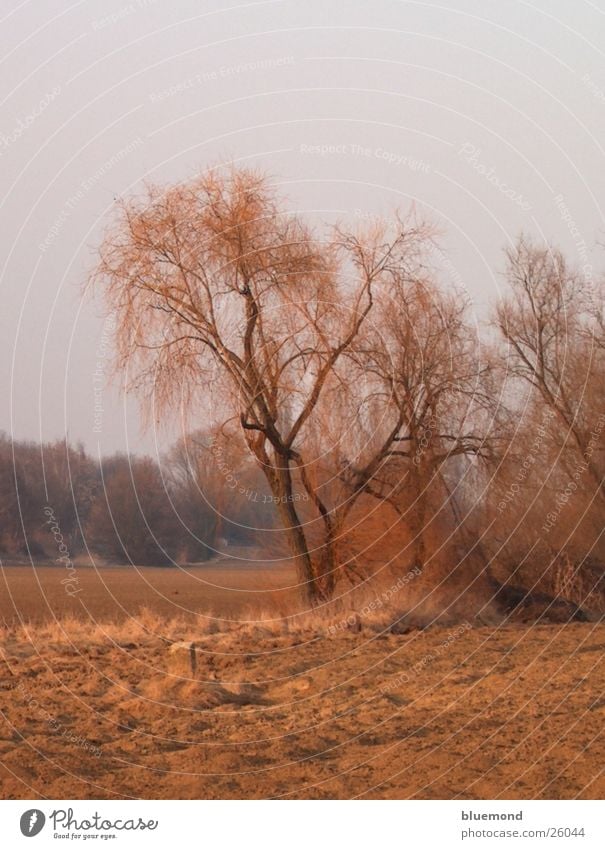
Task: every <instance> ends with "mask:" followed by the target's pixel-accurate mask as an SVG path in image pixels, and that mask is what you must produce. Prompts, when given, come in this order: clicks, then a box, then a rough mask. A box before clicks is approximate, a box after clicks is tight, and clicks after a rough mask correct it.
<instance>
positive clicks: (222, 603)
mask: <svg viewBox="0 0 605 849" xmlns="http://www.w3.org/2000/svg"><path fill="white" fill-rule="evenodd" d="M75 574H76V580H75V582H74V580H72V579H70V575H69V574H68V573H67V572H66V570H65V569H64V568H62V567H58V566H47V565H41V566H37V567H36V568H34V567H32V566H17V565H8V566H4V567H3V568H1V569H0V626H1V625H2V623H4V624H6V625H8V626H9V627H12V626H14V625H16V624H18V623H21V622H48V621H53V620H54V619H62V618H64V617H66V616H67V617H77V618H82V619H86V620H90V619H92V620H93V621H97V620H107V619H112V620H115V621H118V622H120V621H124V620H126V619H129V618H130V617H131V616H136V615H138V614H139V613H140V612H141V610H144V609H146V608H148V609H152V610H154V611H155V612H156V613H158V614H159V615H161V616H165V617H167V618H173V617H175V616H183V617H188V618H190V619H191V620H192V621H195V619H196V618H197V616H198V614H202V618H205V616H206V615H208V614H215V615H216V616H217V617H219V618H221V617H234V616H236V617H238V618H241V617H242V616H245V615H246V614H247V613H248V611H251V612H253V611H254V610H255V609H264V608H266V607H268V606H270V605H271V606H275V605H277V606H278V607H279V606H284V605H286V606H288V605H290V604H291V603H292V600H293V599H294V598H295V597H296V593H295V591H294V590H293V589H291V587H292V586H293V585H294V584H295V576H294V570H293V569H292V568H291V567H290V565H289V564H287V563H285V564H281V563H275V564H272V565H271V566H270V567H264V566H259V564H258V563H254V562H253V561H249V560H237V561H230V562H229V563H225V562H223V563H212V564H209V565H207V566H190V567H183V568H179V569H176V568H174V569H172V568H171V569H162V568H154V567H149V566H146V567H144V568H135V567H110V568H103V569H94V568H92V567H90V566H77V567H76V569H75ZM66 586H68V587H69V590H70V591H69V592H66ZM70 592H71V594H70Z"/></svg>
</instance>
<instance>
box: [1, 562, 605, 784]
mask: <svg viewBox="0 0 605 849" xmlns="http://www.w3.org/2000/svg"><path fill="white" fill-rule="evenodd" d="M202 571H204V570H196V578H197V577H199V573H201V572H202ZM234 571H235V572H237V570H234ZM240 571H242V570H240ZM243 571H245V570H243ZM7 572H8V573H11V574H9V575H8V576H7V574H6V573H7ZM30 572H31V570H30ZM41 572H42V570H38V573H39V574H40V573H41ZM208 574H209V570H206V575H208ZM246 575H247V577H246V578H242V577H241V576H240V578H236V576H235V575H234V574H233V573H232V574H231V577H230V579H229V580H230V581H232V582H233V583H235V584H236V585H239V586H240V587H241V586H242V585H243V583H244V582H245V581H246V580H247V581H248V582H250V586H251V585H252V575H251V574H250V570H248V572H247V573H246ZM4 577H5V579H6V584H5V585H4V586H5V588H6V587H8V588H10V589H11V592H12V593H13V597H15V594H16V593H17V592H19V593H26V591H27V592H30V594H31V591H32V590H31V587H30V589H29V591H28V590H27V586H28V585H27V580H26V577H27V576H26V575H25V572H23V574H20V573H19V571H18V570H17V571H14V572H11V569H5V570H4ZM257 577H258V576H257ZM282 577H283V576H282ZM57 578H58V575H55V578H54V581H55V583H56V581H57ZM30 579H31V574H30ZM101 579H102V582H104V583H105V584H106V585H107V588H108V589H107V591H106V592H107V593H111V592H112V591H115V592H117V591H118V588H119V589H120V593H118V595H119V598H120V600H121V603H122V604H123V607H124V610H125V611H127V612H128V613H133V612H134V611H135V610H137V611H140V609H141V606H142V601H143V600H144V599H141V598H139V599H137V598H136V592H135V588H136V583H135V584H133V586H132V587H130V588H129V589H126V587H127V583H126V585H124V584H123V583H121V582H120V581H119V580H118V570H107V571H105V572H103V574H102V576H95V573H94V572H91V574H90V575H89V576H88V578H86V579H84V578H83V579H82V580H83V581H84V580H87V581H88V582H89V583H87V587H86V589H87V592H82V594H81V595H82V597H83V598H88V603H89V607H90V606H91V602H90V599H91V598H92V595H91V594H92V588H93V586H96V584H95V583H94V582H95V581H96V582H99V581H101ZM145 579H146V580H149V581H150V582H151V583H152V584H153V586H154V588H155V591H159V590H160V589H162V590H164V591H167V588H168V586H169V585H172V587H173V588H174V584H175V581H174V573H173V574H172V575H170V573H168V572H166V570H146V571H145ZM169 579H170V580H169ZM265 579H266V582H267V583H268V584H270V579H269V577H267V576H265ZM41 580H43V581H45V582H46V585H45V589H46V595H47V597H48V595H49V590H50V588H51V586H52V583H53V579H52V573H51V571H49V572H45V573H44V576H43V577H42V578H41ZM133 580H134V579H133ZM275 580H276V581H278V582H279V580H278V577H277V576H276V577H275ZM182 581H183V583H182V584H181V583H180V581H177V582H176V583H177V586H178V592H179V596H177V598H179V599H180V601H179V604H182V605H183V607H184V608H185V609H187V610H190V609H191V610H195V609H202V608H203V607H206V608H208V609H209V608H210V607H211V606H212V605H214V606H215V607H216V605H217V603H218V601H219V595H218V594H219V590H218V589H216V588H214V589H213V590H212V592H213V593H214V595H213V596H212V599H211V601H212V604H210V602H209V599H208V597H207V596H205V597H204V598H205V602H204V604H202V603H201V599H202V596H203V593H202V591H201V590H199V589H198V593H200V595H199V597H196V596H195V595H194V594H192V593H193V587H194V585H195V586H197V582H196V581H194V582H193V583H191V585H190V584H189V583H187V582H188V581H193V579H192V578H191V577H187V576H184V577H183V578H182ZM225 583H227V581H225ZM30 584H31V580H30ZM118 585H119V587H118ZM101 586H102V584H101ZM204 592H206V590H205V591H204ZM208 592H209V591H208ZM220 592H222V593H223V595H224V596H225V597H231V596H233V598H237V599H238V602H237V603H238V604H240V605H243V604H244V602H243V601H242V599H241V598H240V595H241V594H240V593H232V592H230V591H229V590H222V591H220ZM267 593H269V595H270V593H271V590H270V587H269V588H268V589H267ZM264 598H265V600H266V598H267V596H265V597H264ZM19 599H20V601H19V606H20V607H21V608H24V607H25V606H26V605H28V604H34V603H35V597H28V596H27V594H24V595H19ZM110 599H111V596H110V595H107V596H105V595H103V594H102V593H100V594H99V598H98V599H97V601H96V606H95V616H94V618H95V619H96V620H97V624H94V625H92V624H90V622H89V621H86V619H85V618H84V617H81V618H80V619H79V620H78V619H75V618H70V616H69V615H67V614H68V613H69V611H62V614H63V615H62V618H61V619H60V620H59V621H58V622H55V621H52V616H51V617H49V616H46V617H45V618H46V620H47V621H43V620H42V617H41V616H38V617H37V621H36V622H31V623H30V624H29V625H27V626H21V625H17V626H11V627H6V628H4V629H3V631H2V633H3V637H2V643H1V649H2V650H1V654H0V709H1V714H2V717H1V722H0V794H1V796H2V797H3V798H44V797H46V798H59V799H61V798H122V797H125V798H130V797H135V798H267V797H295V798H351V797H363V798H411V797H415V798H446V799H451V798H466V799H480V798H575V797H579V798H602V797H603V795H604V793H605V777H604V776H603V772H602V770H603V764H604V763H605V757H604V756H605V747H604V746H603V742H602V737H601V735H602V731H603V720H604V717H605V693H604V692H603V690H604V685H605V675H604V674H603V673H604V664H603V649H604V648H605V626H604V625H603V624H591V623H580V624H578V623H573V624H567V625H533V626H527V625H519V624H516V625H513V624H502V625H500V626H490V627H487V626H485V625H480V624H476V622H475V620H473V619H471V620H469V621H468V622H467V623H466V625H464V624H463V625H462V626H458V627H456V626H450V627H442V626H435V627H431V628H428V629H425V630H411V631H410V632H409V633H407V634H402V635H394V634H386V633H380V631H379V630H375V631H370V630H369V629H368V630H362V632H361V633H351V632H349V631H347V630H346V629H344V628H343V629H340V630H339V631H338V632H337V633H336V634H334V635H332V636H328V635H326V634H325V633H324V634H320V635H316V634H314V633H313V631H312V630H311V629H308V630H306V631H305V630H304V629H302V630H299V631H296V632H294V629H293V627H292V625H291V626H290V632H289V633H285V632H284V629H283V626H282V624H281V623H280V622H277V621H275V622H263V623H261V624H259V625H256V626H254V625H251V624H247V625H246V624H231V625H229V624H227V623H223V624H222V625H220V626H208V624H206V626H205V627H202V625H201V619H200V620H196V619H192V618H191V616H187V617H182V618H181V619H180V620H177V619H175V618H174V615H175V609H174V606H173V601H172V598H170V597H169V601H167V602H164V601H162V599H161V598H160V597H159V596H158V600H157V605H156V606H155V607H154V612H153V613H152V612H150V611H145V610H143V612H142V613H138V615H137V621H134V620H133V619H129V620H128V621H124V620H125V618H126V613H125V612H124V611H122V613H121V614H120V616H118V615H117V614H116V610H115V605H116V602H115V601H114V602H113V604H114V614H115V615H114V616H113V617H110V616H109V615H108V614H109V611H110V609H111V601H110ZM57 600H58V599H57ZM224 603H225V605H227V602H224ZM246 603H247V602H246ZM163 604H167V605H169V606H170V605H172V607H171V612H172V617H173V618H171V619H167V618H165V617H164V615H163V608H162V605H163ZM3 605H4V608H3V615H4V617H5V619H6V618H7V615H6V610H7V609H8V608H7V599H6V593H5V592H4V588H3ZM232 605H233V606H232V608H231V612H232V613H233V612H234V611H236V602H235V601H233V600H232ZM147 606H149V605H147ZM227 606H228V605H227ZM166 609H168V608H166ZM241 609H242V610H243V609H244V607H243V606H242V608H241ZM81 612H82V611H80V613H81ZM103 613H104V614H105V615H104V616H103V615H101V614H103ZM111 620H113V621H111ZM215 627H220V629H221V630H220V631H218V632H215V633H211V631H213V630H214V628H215ZM184 640H195V646H194V649H195V650H194V657H195V659H196V664H197V666H196V670H195V672H192V671H191V666H190V651H189V649H188V648H187V647H185V648H183V649H177V650H176V651H175V650H174V649H172V650H171V645H174V642H175V641H184Z"/></svg>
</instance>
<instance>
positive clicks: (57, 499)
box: [0, 433, 276, 565]
mask: <svg viewBox="0 0 605 849" xmlns="http://www.w3.org/2000/svg"><path fill="white" fill-rule="evenodd" d="M223 451H224V449H223V448H221V447H220V442H219V439H218V437H217V436H216V435H212V434H209V433H205V434H193V435H192V436H191V437H189V438H187V439H183V440H181V441H179V442H178V443H176V444H175V445H174V447H173V448H172V449H171V450H170V451H169V452H167V453H166V454H165V455H164V456H163V457H161V458H160V459H159V460H158V461H156V460H154V459H152V458H151V457H146V456H136V455H133V454H123V453H122V454H114V455H112V456H108V457H105V458H103V459H102V460H100V461H99V460H97V459H96V458H94V457H92V456H90V455H89V454H88V453H87V452H86V451H85V450H84V447H83V446H82V445H75V446H74V445H69V444H68V443H66V442H65V441H62V440H58V441H56V442H49V443H43V444H38V443H36V442H25V441H17V440H11V439H10V438H9V437H8V436H6V435H5V434H0V552H1V553H2V555H3V556H4V557H5V558H7V559H10V558H11V557H14V558H22V557H27V556H30V555H31V556H33V557H35V558H36V559H41V558H42V559H51V560H55V559H58V558H59V557H60V556H61V555H62V554H63V555H65V553H66V550H67V554H68V556H69V557H70V558H74V557H76V556H78V555H81V554H82V553H83V552H86V551H88V552H91V553H92V554H94V555H97V556H100V557H101V558H102V559H104V560H107V561H108V562H112V563H120V564H127V563H133V564H137V565H170V564H172V563H175V562H196V561H202V560H207V559H208V558H211V557H213V556H215V554H216V552H217V551H220V550H223V549H224V548H225V546H229V545H250V544H253V543H254V541H255V535H256V533H257V531H256V530H255V529H258V528H259V527H260V528H272V527H274V525H275V522H276V518H275V510H274V506H273V504H272V503H271V497H270V496H269V495H268V493H267V488H266V484H265V482H264V478H263V476H262V473H261V472H260V470H258V469H257V468H256V467H254V465H253V464H252V462H251V461H249V460H248V461H246V459H245V458H242V459H241V462H239V463H238V462H236V459H235V456H234V455H233V452H230V455H229V456H230V459H229V464H228V463H227V460H226V459H223V458H222V453H223ZM235 488H237V489H238V491H239V490H241V492H240V498H239V499H237V500H234V499H233V498H232V497H231V495H232V492H233V490H234V489H235ZM246 493H247V497H246ZM242 494H243V496H244V497H241V496H242ZM51 522H52V528H51ZM51 531H52V532H51ZM59 538H60V540H61V543H62V551H61V552H59V551H58V547H57V539H59ZM63 546H64V547H63Z"/></svg>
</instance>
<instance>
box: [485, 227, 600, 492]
mask: <svg viewBox="0 0 605 849" xmlns="http://www.w3.org/2000/svg"><path fill="white" fill-rule="evenodd" d="M507 258H508V270H507V272H508V273H507V276H508V281H509V284H510V287H511V294H510V296H508V297H507V298H505V299H503V300H502V301H501V303H500V304H499V305H498V307H497V310H496V324H497V326H498V328H499V330H500V333H501V334H502V337H503V339H504V340H505V341H506V343H507V344H508V346H509V350H508V352H507V353H508V356H507V359H506V367H507V368H508V370H509V372H510V373H511V374H512V375H513V376H515V377H517V378H519V379H521V381H523V382H525V383H526V384H527V385H529V386H530V387H531V389H532V390H533V391H535V392H537V393H538V394H539V396H540V397H541V398H542V401H543V403H544V404H546V406H547V407H548V408H549V409H550V410H552V412H553V413H554V415H555V416H556V418H557V420H558V422H559V423H560V425H561V432H562V442H563V445H564V449H563V450H564V451H565V450H567V451H569V450H574V451H575V452H579V454H580V455H581V458H582V461H583V462H585V464H586V468H587V471H588V473H589V475H590V477H591V478H592V480H593V482H594V484H595V486H596V487H597V490H598V493H599V496H600V498H601V499H603V500H605V482H604V478H603V474H602V471H601V469H600V466H599V463H598V462H597V461H596V458H597V456H598V453H599V450H598V449H597V444H598V434H597V436H596V437H595V435H594V430H595V427H596V428H598V429H599V431H598V432H599V433H600V430H601V429H602V426H603V416H604V414H605V409H604V408H603V404H602V390H601V369H602V365H603V359H602V354H601V351H600V349H599V348H600V346H599V339H600V335H599V322H598V320H597V321H596V322H595V320H594V318H595V316H594V312H593V316H592V317H591V316H590V312H591V309H590V301H589V300H588V298H587V293H586V291H585V286H584V285H583V281H582V278H581V276H580V275H579V274H578V273H577V272H576V271H574V270H573V269H572V268H570V266H569V264H568V263H567V261H566V259H565V257H564V256H563V254H562V253H561V252H560V251H558V250H555V249H552V248H549V247H536V246H535V245H533V244H531V243H530V242H528V241H527V240H526V239H525V238H523V237H522V238H521V239H520V240H519V241H518V243H517V245H516V246H515V247H514V248H512V249H510V250H509V251H507ZM598 318H600V316H597V319H598ZM595 343H596V344H595ZM599 423H600V425H599ZM595 439H596V441H597V444H595Z"/></svg>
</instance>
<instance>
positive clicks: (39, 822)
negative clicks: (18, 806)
mask: <svg viewBox="0 0 605 849" xmlns="http://www.w3.org/2000/svg"><path fill="white" fill-rule="evenodd" d="M45 822H46V817H45V816H44V814H43V813H42V811H39V810H38V809H37V808H31V809H30V810H29V811H26V812H25V813H24V814H21V822H20V826H21V834H23V835H25V837H35V836H36V834H40V832H41V831H42V829H43V828H44V823H45Z"/></svg>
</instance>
